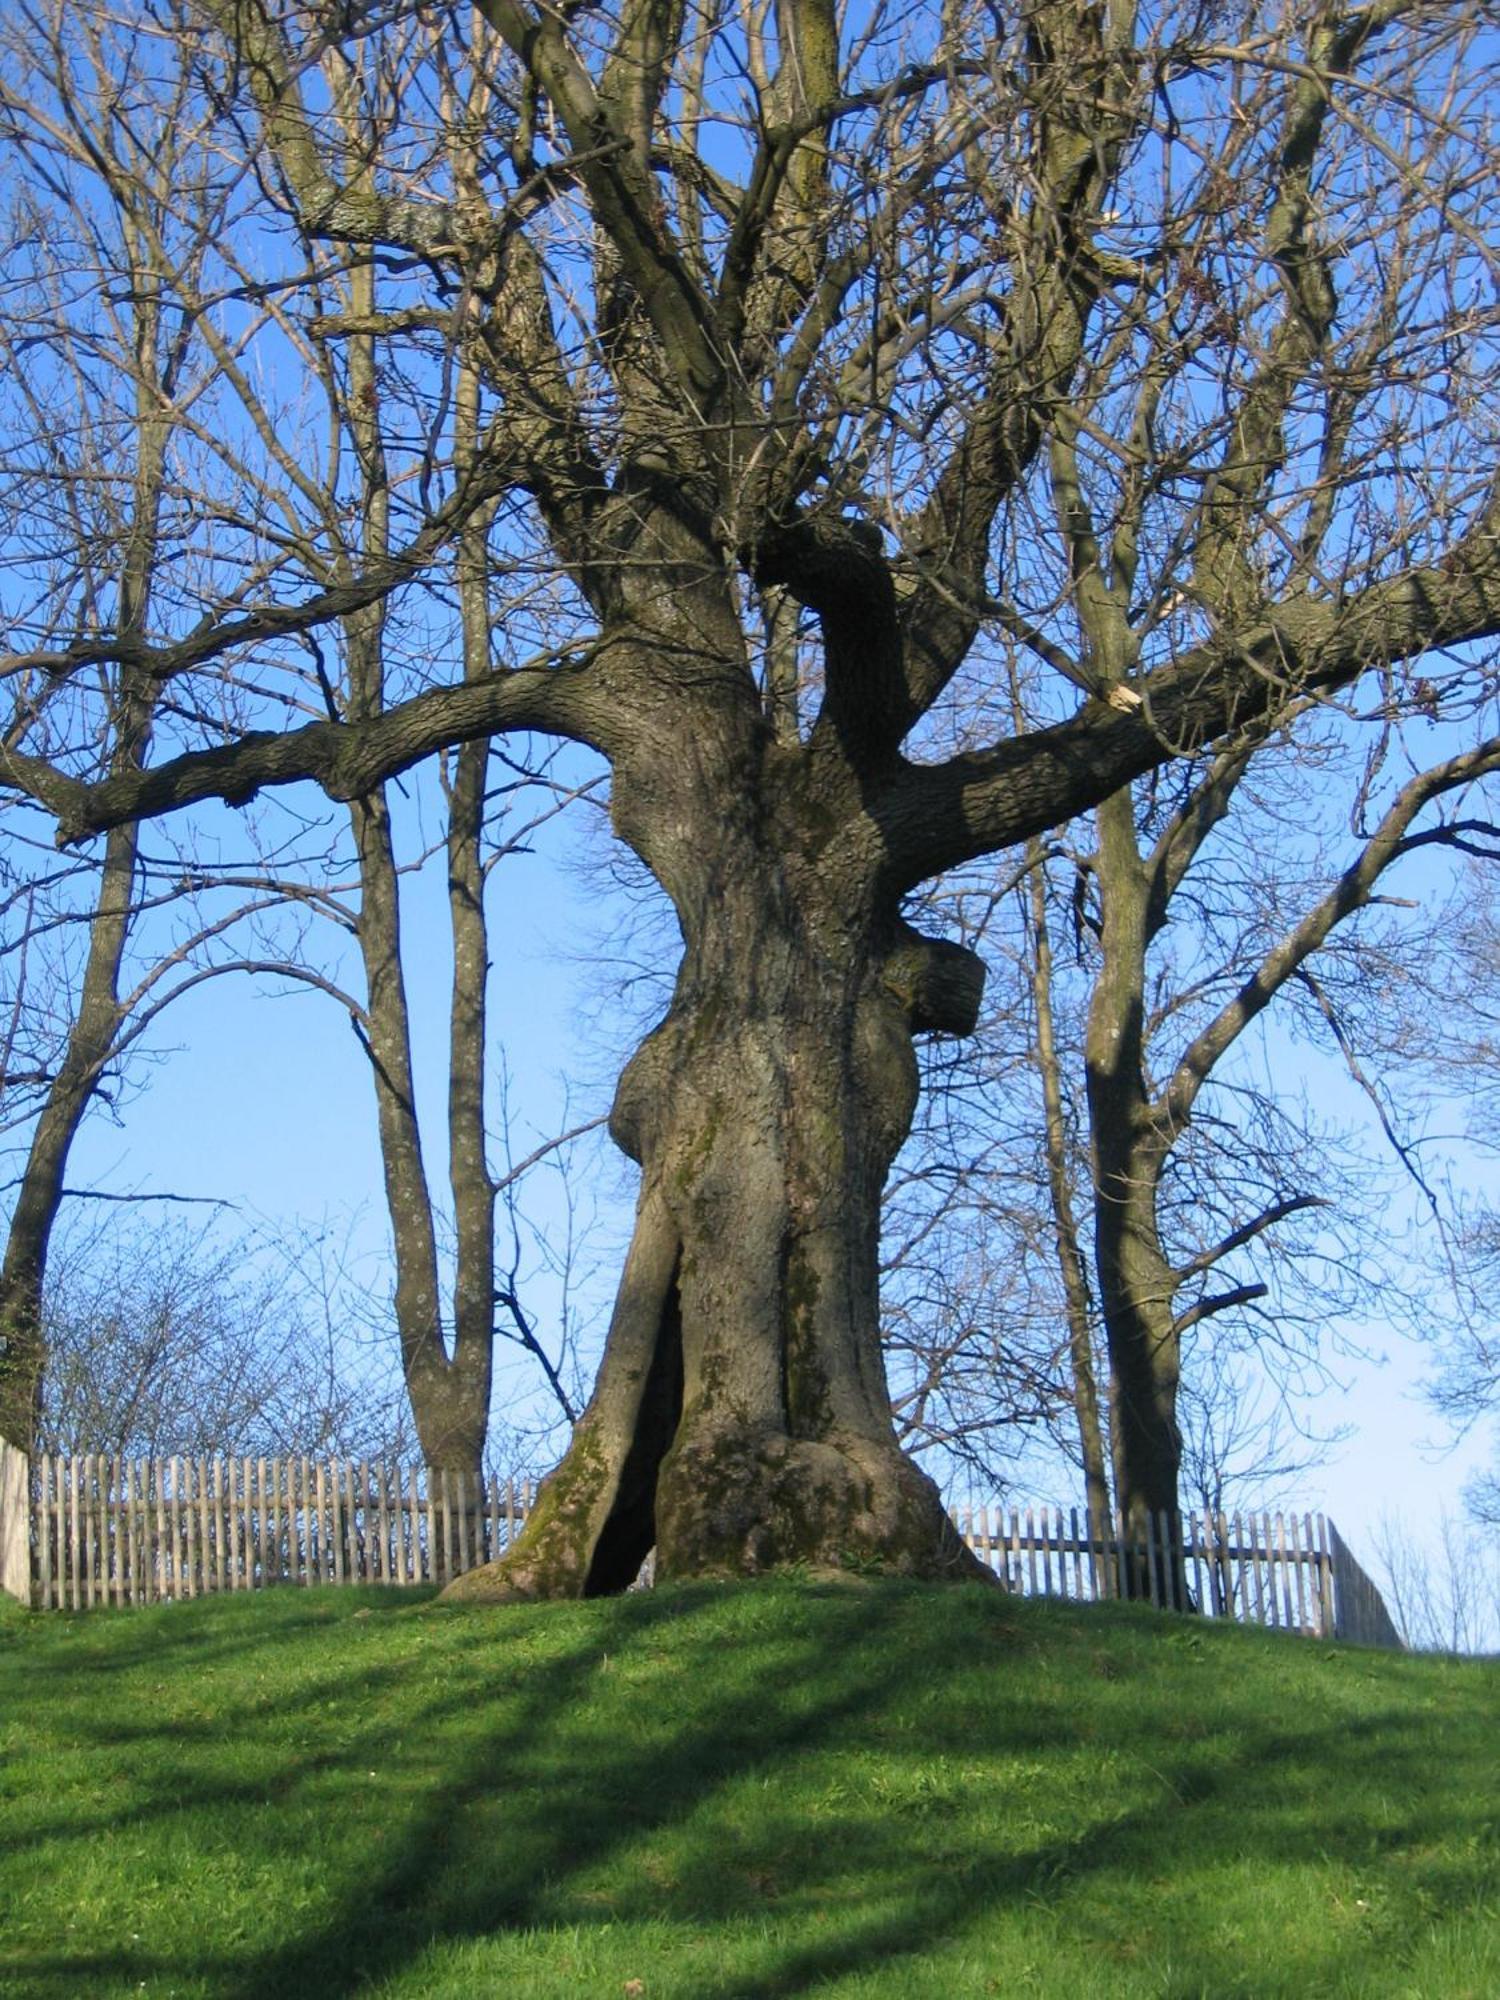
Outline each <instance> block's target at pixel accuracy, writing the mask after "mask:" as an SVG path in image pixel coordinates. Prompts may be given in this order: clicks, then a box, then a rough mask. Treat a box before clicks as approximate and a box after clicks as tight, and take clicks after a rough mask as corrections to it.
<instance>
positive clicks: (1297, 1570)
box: [954, 1507, 1401, 1646]
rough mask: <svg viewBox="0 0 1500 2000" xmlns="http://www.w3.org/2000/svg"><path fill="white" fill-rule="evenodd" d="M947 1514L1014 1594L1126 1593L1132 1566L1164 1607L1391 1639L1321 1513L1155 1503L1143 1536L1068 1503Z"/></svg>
mask: <svg viewBox="0 0 1500 2000" xmlns="http://www.w3.org/2000/svg"><path fill="white" fill-rule="evenodd" d="M954 1520H955V1525H956V1526H957V1528H958V1530H959V1533H960V1534H961V1535H962V1536H963V1538H964V1540H965V1541H966V1542H967V1543H968V1544H969V1546H970V1548H971V1549H973V1550H974V1552H975V1553H976V1554H977V1555H978V1556H980V1557H981V1558H982V1560H983V1561H985V1562H986V1563H988V1564H989V1566H990V1567H991V1569H993V1570H994V1571H995V1572H996V1573H997V1575H999V1576H1000V1577H1001V1578H1003V1580H1004V1582H1005V1583H1006V1585H1007V1587H1008V1588H1009V1589H1011V1590H1013V1591H1016V1592H1017V1593H1018V1594H1020V1595H1022V1596H1026V1597H1067V1598H1074V1599H1081V1600H1083V1601H1086V1602H1097V1601H1099V1600H1100V1599H1104V1598H1119V1597H1125V1596H1127V1595H1130V1594H1131V1591H1130V1589H1129V1580H1130V1573H1131V1572H1132V1571H1133V1572H1134V1575H1135V1579H1136V1582H1137V1589H1136V1591H1135V1593H1134V1594H1136V1595H1140V1596H1147V1597H1149V1599H1150V1601H1151V1602H1152V1603H1154V1604H1156V1605H1159V1606H1160V1607H1161V1608H1162V1609H1163V1610H1168V1611H1196V1612H1200V1613H1202V1614H1204V1615H1206V1616H1209V1617H1213V1618H1231V1619H1236V1620H1238V1621H1239V1622H1240V1623H1242V1624H1254V1625H1269V1626H1273V1627H1279V1628H1281V1629H1283V1630H1286V1631H1292V1632H1301V1633H1305V1634H1307V1635H1309V1636H1311V1637H1317V1638H1336V1639H1349V1640H1353V1641H1355V1642H1357V1643H1358V1644H1361V1645H1366V1646H1399V1645H1400V1644H1401V1638H1400V1635H1399V1633H1398V1632H1397V1630H1396V1627H1395V1624H1394V1622H1393V1621H1392V1619H1391V1616H1390V1613H1389V1612H1388V1611H1387V1609H1386V1607H1385V1603H1384V1600H1383V1599H1382V1597H1381V1595H1380V1592H1379V1590H1378V1589H1377V1588H1376V1586H1375V1584H1374V1583H1373V1582H1372V1581H1371V1579H1370V1578H1369V1576H1368V1575H1367V1574H1366V1573H1365V1571H1364V1570H1363V1569H1362V1568H1361V1567H1360V1565H1359V1563H1358V1562H1357V1561H1356V1560H1355V1558H1354V1556H1353V1555H1352V1554H1351V1552H1350V1550H1349V1548H1348V1546H1347V1544H1346V1543H1345V1541H1344V1539H1343V1537H1342V1536H1341V1535H1340V1534H1339V1532H1338V1529H1337V1528H1336V1527H1335V1526H1334V1525H1333V1523H1332V1522H1331V1521H1330V1520H1328V1519H1326V1517H1325V1516H1323V1515H1321V1514H1318V1515H1312V1514H1301V1515H1297V1514H1269V1513H1235V1514H1229V1515H1226V1514H1209V1513H1206V1512H1205V1513H1201V1514H1188V1515H1184V1516H1182V1517H1181V1518H1180V1519H1178V1520H1176V1521H1175V1522H1174V1521H1173V1519H1172V1518H1171V1517H1170V1516H1168V1515H1165V1514H1158V1515H1152V1516H1151V1519H1150V1525H1149V1530H1148V1532H1147V1534H1146V1536H1145V1538H1144V1539H1141V1538H1138V1537H1135V1536H1131V1535H1129V1534H1127V1532H1126V1528H1125V1523H1124V1521H1123V1519H1120V1518H1116V1519H1115V1520H1112V1521H1111V1520H1107V1519H1106V1520H1101V1519H1100V1518H1099V1517H1098V1516H1096V1515H1094V1514H1092V1513H1088V1512H1081V1511H1080V1510H1079V1509H1078V1508H1076V1507H1075V1508H1070V1509H1068V1510H1066V1512H1065V1511H1064V1509H1062V1508H1061V1507H1028V1508H1025V1509H1024V1510H1023V1509H1020V1508H1011V1509H1010V1510H1008V1511H1007V1510H1006V1509H1005V1508H1002V1507H994V1508H991V1507H964V1508H961V1509H958V1510H956V1511H955V1515H954ZM1142 1582H1143V1583H1144V1589H1142V1588H1140V1584H1141V1583H1142Z"/></svg>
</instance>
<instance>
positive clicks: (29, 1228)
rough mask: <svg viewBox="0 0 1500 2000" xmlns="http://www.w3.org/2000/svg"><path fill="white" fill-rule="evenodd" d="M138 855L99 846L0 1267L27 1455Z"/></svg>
mask: <svg viewBox="0 0 1500 2000" xmlns="http://www.w3.org/2000/svg"><path fill="white" fill-rule="evenodd" d="M136 847H137V836H136V829H135V827H133V826H122V827H118V828H116V830H115V831H114V832H113V833H111V834H110V835H109V837H108V840H107V841H106V843H105V852H104V866H103V869H102V871H101V874H100V878H99V895H98V900H97V902H96V904H95V907H94V914H93V916H92V917H91V918H90V920H89V949H88V959H87V962H86V964H85V966H84V975H83V988H82V991H81V993H80V996H79V1003H78V1012H77V1014H76V1015H75V1016H74V1019H73V1025H72V1027H71V1028H70V1029H69V1031H68V1039H67V1045H66V1047H65V1049H64V1051H63V1056H62V1061H61V1062H60V1063H59V1065H58V1068H57V1073H56V1075H55V1076H54V1077H53V1079H52V1083H51V1087H50V1088H49V1090H48V1092H47V1098H46V1102H45V1103H44V1105H43V1106H42V1111H41V1116H40V1117H39V1118H38V1120H37V1124H36V1129H35V1131H34V1132H33V1133H32V1138H31V1145H30V1147H29V1149H28V1151H27V1155H26V1165H25V1167H24V1168H23V1170H22V1173H21V1181H20V1186H19V1188H18V1190H17V1193H16V1203H15V1207H14V1209H13V1210H12V1212H11V1222H10V1229H9V1231H8V1233H7V1236H6V1241H5V1257H4V1262H3V1264H0V1437H4V1438H6V1439H8V1440H9V1442H10V1443H12V1444H14V1445H18V1446H19V1447H20V1448H21V1450H23V1451H26V1452H30V1451H33V1450H34V1449H35V1445H36V1436H37V1430H38V1426H39V1425H40V1422H41V1416H42V1396H43V1389H44V1383H45V1374H46V1361H47V1350H46V1339H45V1336H44V1333H43V1328H42V1292H43V1287H44V1285H45V1282H46V1275H47V1254H48V1251H49V1249H50V1248H51V1243H52V1232H53V1230H54V1228H55V1227H56V1223H57V1213H58V1209H59V1208H60V1206H61V1204H62V1193H63V1179H64V1176H65V1174H66V1172H67V1165H68V1155H69V1153H70V1151H71V1150H72V1146H73V1141H74V1139H75V1138H76V1137H77V1135H78V1128H79V1126H80V1124H81V1123H82V1122H83V1115H84V1113H85V1111H87V1109H88V1106H89V1101H90V1099H91V1098H92V1096H93V1094H94V1090H95V1088H96V1086H97V1085H98V1082H99V1078H100V1076H101V1075H102V1074H103V1072H104V1069H105V1067H106V1065H107V1064H108V1062H109V1059H110V1057H111V1055H112V1054H113V1053H114V1048H115V1042H116V1038H117V1037H118V1035H119V1032H120V1027H121V1023H122V1020H123V1018H124V1015H123V1010H122V1009H121V1007H120V1003H119V999H118V993H119V977H120V962H121V960H122V958H123V956H124V951H125V941H126V939H127V937H128V936H129V932H130V922H131V910H132V899H133V895H134V888H135V862H136Z"/></svg>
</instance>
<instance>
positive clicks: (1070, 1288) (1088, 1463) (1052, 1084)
mask: <svg viewBox="0 0 1500 2000" xmlns="http://www.w3.org/2000/svg"><path fill="white" fill-rule="evenodd" d="M1026 851H1027V859H1028V861H1029V862H1030V864H1031V872H1030V875H1029V877H1028V883H1027V892H1028V896H1029V899H1030V903H1031V932H1032V944H1033V950H1032V962H1031V986H1032V999H1033V1004H1034V1006H1035V1009H1036V1060H1037V1069H1038V1072H1039V1074H1040V1077H1041V1084H1042V1116H1043V1124H1044V1130H1045V1138H1046V1150H1047V1191H1048V1196H1049V1199H1050V1203H1051V1208H1052V1229H1053V1241H1054V1244H1055V1246H1056V1251H1057V1263H1058V1270H1059V1272H1060V1273H1061V1276H1062V1286H1063V1311H1064V1313H1065V1315H1066V1319H1067V1329H1068V1361H1069V1381H1070V1385H1071V1388H1072V1394H1073V1411H1074V1415H1075V1417H1076V1419H1077V1423H1078V1450H1079V1458H1080V1460H1081V1462H1082V1465H1083V1491H1084V1499H1085V1501H1086V1503H1087V1507H1088V1511H1089V1513H1090V1514H1091V1515H1092V1516H1093V1517H1094V1518H1095V1519H1096V1520H1099V1521H1107V1520H1108V1519H1109V1513H1110V1504H1109V1474H1108V1470H1107V1465H1108V1460H1107V1458H1106V1455H1105V1447H1104V1426H1103V1424H1102V1422H1101V1419H1100V1413H1099V1386H1098V1382H1097V1380H1096V1378H1095V1374H1094V1331H1093V1314H1092V1311H1091V1309H1090V1305H1089V1284H1088V1270H1087V1267H1086V1265H1085V1263H1084V1256H1083V1248H1082V1245H1081V1244H1080V1242H1079V1240H1078V1217H1077V1212H1076V1207H1075V1188H1074V1181H1073V1144H1072V1137H1071V1134H1070V1133H1069V1131H1068V1120H1067V1115H1066V1112H1065V1110H1064V1106H1063V1091H1062V1068H1061V1064H1060V1063H1059V1061H1058V1055H1057V1034H1056V1026H1055V1022H1054V1019H1053V1010H1052V937H1051V932H1050V930H1049V928H1048V924H1047V878H1046V856H1045V850H1044V848H1043V845H1042V842H1041V841H1040V840H1032V841H1029V842H1028V843H1027V850H1026Z"/></svg>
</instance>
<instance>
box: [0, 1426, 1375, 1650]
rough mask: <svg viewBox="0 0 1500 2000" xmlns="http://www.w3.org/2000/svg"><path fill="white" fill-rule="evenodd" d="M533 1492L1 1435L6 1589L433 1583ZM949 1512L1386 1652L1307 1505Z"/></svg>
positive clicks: (1007, 1554)
mask: <svg viewBox="0 0 1500 2000" xmlns="http://www.w3.org/2000/svg"><path fill="white" fill-rule="evenodd" d="M530 1505H531V1488H530V1485H529V1483H528V1484H526V1485H518V1484H515V1483H513V1482H512V1483H506V1484H501V1482H499V1481H498V1480H489V1481H481V1480H478V1479H475V1478H473V1477H470V1476H466V1475H465V1474H463V1473H456V1472H435V1471H430V1470H429V1471H422V1470H419V1469H418V1468H417V1467H415V1466H389V1465H384V1464H379V1463H371V1462H369V1461H361V1462H358V1463H356V1462H353V1461H350V1462H337V1463H328V1462H326V1461H320V1460H313V1459H309V1458H292V1459H286V1458H239V1457H235V1458H229V1457H223V1456H219V1457H213V1458H186V1457H176V1458H166V1459H157V1460H151V1461H146V1460H127V1459H120V1458H106V1457H103V1456H99V1455H90V1454H84V1455H81V1456H78V1457H72V1458H62V1457H52V1456H50V1455H48V1454H45V1453H44V1454H42V1455H41V1456H39V1457H38V1458H37V1459H36V1461H35V1462H34V1463H33V1464H28V1461H27V1459H26V1458H25V1456H24V1454H22V1453H21V1452H18V1451H16V1450H15V1449H14V1448H13V1447H11V1446H9V1445H7V1444H5V1443H4V1441H3V1440H0V1589H4V1590H5V1591H7V1592H8V1593H9V1594H10V1595H12V1596H14V1597H17V1598H20V1599H21V1600H22V1602H30V1603H32V1604H34V1605H36V1606H38V1607H39V1608H42V1609H63V1608H66V1609H72V1610H83V1609H86V1608H88V1607H89V1606H91V1605H96V1604H122V1605H123V1604H148V1603H157V1602H161V1601H163V1600H167V1599H180V1598H186V1597H198V1596H202V1595H204V1594H205V1593H208V1592H216V1591H234V1590H262V1589H265V1588H267V1587H268V1586H270V1585H273V1584H315V1583H335V1584H338V1583H393V1584H410V1583H445V1582H447V1581H448V1579H449V1578H450V1577H454V1576H459V1575H462V1573H463V1572H464V1571H465V1570H468V1569H473V1568H474V1567H476V1566H477V1565H478V1564H480V1563H483V1562H488V1561H490V1560H491V1559H492V1558H493V1557H495V1556H497V1555H500V1554H502V1553H503V1552H504V1550H505V1549H506V1548H507V1547H508V1546H509V1544H510V1542H511V1540H512V1538H513V1537H514V1535H515V1534H516V1532H517V1530H518V1529H519V1527H520V1525H521V1523H522V1522H523V1521H524V1520H525V1518H526V1514H527V1511H528V1509H529V1508H530ZM954 1520H955V1523H956V1525H957V1527H958V1529H959V1531H960V1533H961V1534H962V1535H963V1537H964V1539H965V1540H966V1541H967V1542H968V1544H969V1546H970V1547H971V1548H972V1549H973V1550H974V1551H975V1553H976V1554H977V1555H979V1556H980V1557H981V1559H982V1560H983V1561H985V1562H986V1563H988V1564H989V1565H990V1566H991V1568H993V1569H994V1570H995V1571H996V1573H997V1574H998V1575H999V1576H1001V1577H1002V1578H1003V1579H1004V1581H1005V1583H1006V1584H1007V1586H1008V1587H1009V1588H1010V1589H1011V1590H1014V1591H1016V1592H1018V1593H1020V1594H1022V1595H1025V1596H1030V1597H1066V1598H1075V1599H1083V1600H1090V1601H1092V1600H1097V1599H1102V1598H1114V1597H1123V1596H1126V1595H1128V1594H1130V1591H1131V1585H1132V1584H1133V1585H1134V1589H1135V1594H1137V1595H1149V1597H1150V1598H1151V1599H1152V1601H1153V1602H1155V1603H1157V1604H1159V1605H1161V1606H1163V1607H1164V1608H1166V1609H1174V1610H1195V1611H1199V1612H1203V1613H1206V1614H1208V1615H1209V1616H1212V1617H1216V1618H1235V1619H1239V1620H1241V1621H1243V1622H1246V1623H1253V1624H1258V1625H1273V1626H1281V1627H1284V1628H1286V1629H1287V1630H1290V1631H1296V1632H1304V1633H1311V1634H1316V1635H1319V1636H1323V1637H1331V1638H1340V1639H1354V1640H1359V1641H1361V1642H1363V1643H1364V1644H1366V1645H1399V1644H1400V1640H1399V1638H1398V1637H1397V1634H1396V1631H1395V1627H1394V1626H1393V1625H1392V1623H1391V1620H1390V1616H1389V1614H1388V1613H1387V1611H1386V1608H1385V1605H1384V1603H1383V1602H1382V1601H1381V1597H1380V1593H1379V1591H1378V1590H1377V1589H1376V1588H1375V1586H1374V1584H1373V1583H1372V1582H1371V1581H1370V1579H1369V1577H1368V1576H1366V1575H1365V1573H1364V1571H1363V1570H1362V1569H1361V1568H1360V1566H1359V1564H1358V1563H1357V1562H1356V1561H1355V1560H1354V1558H1353V1556H1352V1555H1350V1553H1349V1551H1348V1549H1347V1548H1346V1547H1345V1545H1344V1543H1343V1541H1342V1540H1341V1538H1340V1536H1339V1534H1338V1531H1337V1529H1336V1528H1335V1527H1334V1526H1333V1524H1332V1522H1330V1521H1325V1520H1324V1519H1323V1517H1322V1516H1321V1515H1320V1516H1317V1517H1313V1516H1311V1515H1308V1514H1303V1515H1300V1516H1297V1515H1282V1514H1276V1515H1271V1514H1244V1515H1241V1514H1234V1515H1230V1516H1225V1515H1215V1516H1210V1515H1206V1514H1205V1515H1192V1516H1188V1517H1186V1518H1185V1519H1184V1520H1182V1521H1181V1522H1178V1523H1176V1524H1174V1523H1172V1522H1171V1521H1169V1520H1168V1519H1167V1517H1166V1516H1162V1517H1160V1518H1157V1519H1154V1520H1153V1522H1152V1525H1151V1532H1150V1534H1149V1535H1148V1536H1147V1537H1146V1539H1145V1540H1144V1541H1141V1540H1140V1539H1139V1538H1132V1537H1130V1536H1128V1535H1127V1534H1126V1533H1125V1529H1124V1524H1123V1522H1121V1521H1118V1520H1116V1521H1112V1522H1111V1521H1103V1520H1100V1519H1098V1518H1097V1517H1095V1516H1091V1515H1089V1514H1086V1513H1082V1514H1081V1513H1080V1512H1079V1510H1077V1509H1076V1508H1075V1509H1071V1510H1068V1511H1067V1512H1066V1513H1065V1512H1064V1510H1063V1509H1061V1508H1057V1507H1040V1508H1036V1507H1031V1508H1026V1509H1024V1510H1023V1509H1019V1508H1011V1509H1009V1510H1007V1509H1005V1508H1001V1507H989V1506H980V1507H964V1508H960V1509H957V1510H955V1515H954Z"/></svg>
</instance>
